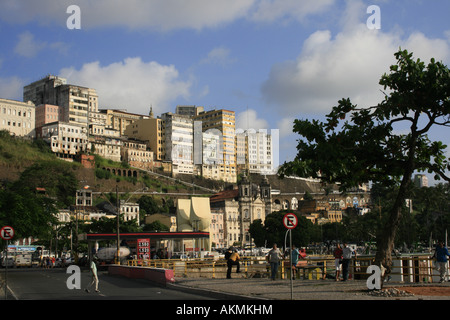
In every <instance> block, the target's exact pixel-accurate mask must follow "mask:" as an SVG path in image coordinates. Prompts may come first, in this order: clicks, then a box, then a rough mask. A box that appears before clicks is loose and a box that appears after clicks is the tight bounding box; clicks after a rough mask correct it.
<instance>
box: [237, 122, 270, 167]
mask: <svg viewBox="0 0 450 320" xmlns="http://www.w3.org/2000/svg"><path fill="white" fill-rule="evenodd" d="M272 146H273V143H272V135H271V134H269V133H267V130H265V129H263V130H258V131H255V130H246V131H241V130H240V131H238V132H236V157H237V159H238V161H237V164H238V171H239V172H244V171H245V172H249V173H259V174H272V173H273V170H274V166H273V148H272Z"/></svg>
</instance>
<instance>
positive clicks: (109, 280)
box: [0, 268, 211, 300]
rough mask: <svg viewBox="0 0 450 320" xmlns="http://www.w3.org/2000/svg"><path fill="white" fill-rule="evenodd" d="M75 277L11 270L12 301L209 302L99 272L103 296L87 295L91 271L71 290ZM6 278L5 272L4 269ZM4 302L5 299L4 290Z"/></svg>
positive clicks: (45, 271)
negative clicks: (70, 279)
mask: <svg viewBox="0 0 450 320" xmlns="http://www.w3.org/2000/svg"><path fill="white" fill-rule="evenodd" d="M70 276H71V274H69V273H66V269H59V268H58V269H40V268H39V269H8V273H7V283H8V287H9V289H10V291H9V292H8V297H7V298H8V300H116V299H120V300H208V299H211V298H210V297H208V296H205V295H198V294H191V293H189V292H181V291H177V290H173V289H167V288H162V287H159V286H155V285H152V284H151V283H150V282H148V281H145V280H136V279H127V278H123V277H117V276H111V275H108V274H107V273H106V272H99V281H100V282H99V289H100V293H94V292H93V290H91V293H86V292H85V291H84V288H85V287H86V286H87V285H88V284H89V283H90V280H91V275H90V273H89V272H88V271H84V270H83V271H82V272H81V289H68V288H67V280H68V278H69V277H70ZM0 278H1V279H4V269H0ZM0 299H5V296H4V287H2V288H1V289H0Z"/></svg>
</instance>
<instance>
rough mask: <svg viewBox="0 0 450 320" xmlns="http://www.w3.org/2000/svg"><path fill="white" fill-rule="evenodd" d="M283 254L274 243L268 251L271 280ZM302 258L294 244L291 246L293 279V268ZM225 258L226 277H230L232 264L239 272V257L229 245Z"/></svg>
mask: <svg viewBox="0 0 450 320" xmlns="http://www.w3.org/2000/svg"><path fill="white" fill-rule="evenodd" d="M283 257H284V256H283V254H282V252H281V251H280V249H278V247H277V244H276V243H275V244H274V245H273V247H272V249H270V251H269V252H268V254H267V256H266V259H267V262H268V263H269V264H270V269H271V276H270V278H271V279H272V280H275V278H276V275H277V273H278V267H279V265H280V262H281V260H282V259H283ZM301 258H303V256H302V255H301V254H300V252H299V251H298V249H297V248H296V247H295V246H292V270H293V275H292V277H293V279H295V270H296V268H295V267H296V266H297V263H298V260H299V259H301ZM225 260H227V279H231V271H232V268H233V266H236V273H239V272H240V263H239V261H240V257H239V254H238V253H237V251H236V249H234V248H233V247H230V248H229V249H228V251H227V252H225Z"/></svg>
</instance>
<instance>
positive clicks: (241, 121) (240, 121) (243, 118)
mask: <svg viewBox="0 0 450 320" xmlns="http://www.w3.org/2000/svg"><path fill="white" fill-rule="evenodd" d="M237 129H242V130H247V129H255V130H259V129H267V130H269V129H271V128H269V124H268V122H267V121H266V120H264V119H262V118H259V117H258V114H257V112H256V110H253V109H248V110H246V111H243V112H240V113H238V114H237V115H236V130H237Z"/></svg>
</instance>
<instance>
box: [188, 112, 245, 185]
mask: <svg viewBox="0 0 450 320" xmlns="http://www.w3.org/2000/svg"><path fill="white" fill-rule="evenodd" d="M193 119H194V121H201V122H202V131H203V133H205V132H214V129H217V130H218V131H219V132H220V133H221V135H222V137H221V138H222V139H221V140H222V148H221V150H222V159H221V161H220V163H218V164H217V166H218V167H217V170H218V174H219V176H220V177H221V178H220V179H222V180H224V181H227V182H236V181H237V175H236V143H235V140H236V138H235V137H236V133H235V130H236V129H235V113H234V111H230V110H225V109H221V110H211V111H203V112H199V114H198V115H196V116H194V117H193ZM202 153H203V151H202Z"/></svg>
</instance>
